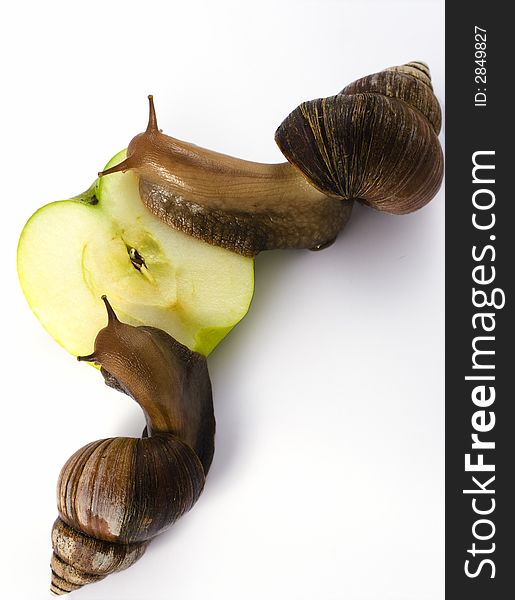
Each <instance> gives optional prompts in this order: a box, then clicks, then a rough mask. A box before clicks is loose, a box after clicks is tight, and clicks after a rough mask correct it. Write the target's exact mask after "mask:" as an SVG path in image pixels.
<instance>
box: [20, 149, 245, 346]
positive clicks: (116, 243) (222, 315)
mask: <svg viewBox="0 0 515 600" xmlns="http://www.w3.org/2000/svg"><path fill="white" fill-rule="evenodd" d="M125 156H126V151H125V150H123V151H122V152H119V153H118V154H116V155H115V156H114V157H113V158H112V159H111V160H110V161H109V162H108V163H107V165H106V167H105V168H109V167H111V166H113V165H115V164H117V163H119V162H121V161H122V160H123V159H124V158H125ZM17 266H18V276H19V279H20V283H21V287H22V289H23V292H24V294H25V297H26V299H27V301H28V303H29V305H30V307H31V309H32V310H33V312H34V314H35V315H36V317H37V318H38V319H39V320H40V322H41V323H42V325H43V327H44V328H45V329H46V330H47V331H48V333H49V334H50V335H51V336H52V337H53V338H54V339H55V340H56V341H57V342H58V343H59V344H61V345H62V346H63V347H64V348H65V349H67V350H68V351H69V352H71V353H72V354H73V355H75V356H79V355H84V354H89V353H90V352H91V351H92V350H93V345H94V340H95V337H96V334H97V333H98V331H99V330H100V329H101V328H102V327H104V326H105V325H106V316H105V307H104V305H103V302H102V300H101V296H102V295H103V294H106V295H107V297H108V298H109V301H110V302H111V304H112V306H113V308H114V309H115V311H116V313H117V314H118V315H119V317H120V319H121V320H123V321H124V322H127V323H129V324H131V325H143V324H144V325H149V326H153V327H158V328H160V329H163V330H164V331H166V332H168V333H169V334H170V335H172V336H173V337H174V338H176V339H177V340H178V341H179V342H181V343H183V344H184V345H186V346H188V347H189V348H190V349H191V350H194V351H196V352H200V353H202V354H204V355H207V354H209V353H210V352H211V351H212V350H213V349H214V348H215V346H216V345H217V344H218V343H219V342H220V341H221V340H222V339H223V338H224V337H225V335H226V334H227V333H228V332H229V331H230V330H231V329H232V328H233V327H234V325H236V324H237V323H238V322H239V321H240V320H241V319H242V318H243V317H244V316H245V314H246V313H247V311H248V308H249V305H250V301H251V299H252V294H253V290H254V260H253V259H252V258H247V257H243V256H240V255H238V254H235V253H233V252H230V251H228V250H225V249H223V248H220V247H217V246H211V245H209V244H206V243H205V242H202V241H200V240H197V239H195V238H193V237H191V236H188V235H186V234H184V233H181V232H179V231H176V230H174V229H172V228H171V227H169V226H168V225H166V224H164V223H163V222H161V221H160V220H159V219H158V218H157V217H155V216H154V215H152V214H151V213H150V212H149V211H148V210H147V209H146V207H145V206H144V205H143V203H142V202H141V200H140V198H139V191H138V180H137V177H136V176H135V175H134V174H133V173H131V172H130V171H128V172H126V173H115V174H112V175H109V176H106V177H103V178H101V179H99V180H96V181H95V182H94V183H93V185H92V186H91V187H90V188H89V189H88V190H87V191H86V192H84V193H83V194H80V195H78V196H75V197H74V198H71V199H70V200H61V201H58V202H53V203H51V204H47V205H46V206H43V207H42V208H40V209H39V210H38V211H36V213H34V214H33V215H32V217H30V219H29V220H28V222H27V223H26V225H25V227H24V229H23V231H22V233H21V236H20V241H19V244H18V254H17Z"/></svg>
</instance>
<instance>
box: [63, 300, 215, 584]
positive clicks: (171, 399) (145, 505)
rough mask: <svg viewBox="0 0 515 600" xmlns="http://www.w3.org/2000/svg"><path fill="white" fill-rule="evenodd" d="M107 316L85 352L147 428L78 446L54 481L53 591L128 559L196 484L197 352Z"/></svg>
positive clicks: (201, 429) (204, 426)
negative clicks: (91, 348)
mask: <svg viewBox="0 0 515 600" xmlns="http://www.w3.org/2000/svg"><path fill="white" fill-rule="evenodd" d="M103 300H104V302H105V305H106V308H107V313H108V324H107V326H106V327H105V328H104V329H101V330H100V331H99V333H98V335H97V338H96V341H95V351H94V352H93V353H92V354H91V355H89V356H82V357H78V359H79V360H85V361H88V362H95V363H97V364H99V365H100V366H101V372H102V374H103V375H104V378H105V381H106V383H107V384H108V385H110V386H112V387H114V388H116V389H118V390H120V391H123V392H125V393H126V394H128V395H129V396H131V397H132V398H134V399H135V400H136V402H138V403H139V404H140V406H141V408H142V409H143V412H144V414H145V418H146V423H147V435H148V437H144V438H141V439H136V438H126V437H119V438H110V439H106V440H98V441H96V442H92V443H90V444H88V445H86V446H84V447H83V448H81V449H80V450H78V451H77V452H76V453H75V454H74V455H73V456H72V457H71V458H70V459H69V460H68V461H67V462H66V464H65V465H64V467H63V469H62V470H61V474H60V476H59V481H58V484H57V504H58V512H59V517H58V519H57V520H56V522H55V523H54V526H53V529H52V546H53V549H54V553H53V556H52V561H51V568H52V583H51V591H52V592H53V593H54V594H57V595H61V594H65V593H67V592H70V591H72V590H75V589H78V588H80V587H82V586H83V585H85V584H87V583H92V582H95V581H99V580H100V579H103V578H104V577H105V576H106V575H108V574H110V573H113V572H115V571H120V570H122V569H125V568H127V567H129V566H131V565H132V564H133V563H134V562H135V561H136V560H138V558H140V557H141V556H142V555H143V553H144V551H145V549H146V547H147V545H148V543H149V542H150V540H151V539H152V538H154V537H155V536H156V535H158V534H159V533H161V532H162V531H164V530H165V529H167V528H168V527H170V525H172V524H173V523H174V522H175V521H176V520H177V519H178V518H179V517H180V516H181V515H183V514H184V513H185V512H187V511H188V510H189V509H190V508H191V507H192V506H193V504H195V502H196V500H197V499H198V497H199V495H200V493H201V492H202V489H203V487H204V481H205V477H206V475H207V473H208V471H209V467H210V465H211V461H212V458H213V452H214V434H215V420H214V415H213V403H212V394H211V383H210V380H209V374H208V370H207V364H206V359H205V357H203V356H202V355H200V354H197V353H195V352H191V351H190V350H188V348H186V347H185V346H183V345H182V344H179V343H178V342H177V341H175V340H174V339H173V338H172V337H171V336H169V335H168V334H167V333H165V332H164V331H161V330H160V329H156V328H153V327H146V326H140V327H133V326H131V325H127V324H125V323H122V322H120V321H119V320H118V319H117V317H116V315H115V313H114V311H113V309H112V308H111V306H110V304H109V302H108V300H107V298H106V297H105V296H104V297H103Z"/></svg>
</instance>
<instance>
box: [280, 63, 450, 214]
mask: <svg viewBox="0 0 515 600" xmlns="http://www.w3.org/2000/svg"><path fill="white" fill-rule="evenodd" d="M440 127H441V111H440V106H439V104H438V101H437V99H436V97H435V95H434V93H433V90H432V86H431V79H430V75H429V69H428V68H427V66H426V65H424V64H423V63H409V64H407V65H403V66H402V67H392V68H390V69H386V70H385V71H381V72H380V73H376V74H374V75H369V76H368V77H364V78H363V79H359V80H358V81H355V82H354V83H351V84H350V85H348V86H347V87H346V88H344V89H343V90H342V91H341V92H340V93H339V94H337V95H336V96H331V97H329V98H321V99H318V100H311V101H309V102H303V103H302V104H301V105H300V106H299V107H297V108H296V109H295V110H294V111H293V112H292V113H291V114H290V115H289V116H288V117H287V118H286V119H285V120H284V121H283V123H282V124H281V125H280V126H279V128H278V130H277V132H276V138H275V139H276V141H277V143H278V145H279V147H280V148H281V150H282V152H283V154H284V155H285V156H286V158H288V160H289V161H290V162H291V163H293V164H294V165H296V166H297V167H298V168H299V169H300V170H301V171H302V173H304V175H305V176H306V177H307V179H308V180H309V181H311V182H312V183H313V185H315V186H316V187H317V188H318V189H319V190H321V191H323V192H324V193H326V194H334V195H337V196H339V197H340V198H343V199H344V200H359V201H361V202H362V203H364V204H368V205H370V206H372V207H373V208H376V209H378V210H382V211H386V212H390V213H394V214H404V213H409V212H412V211H414V210H417V209H419V208H421V207H422V206H424V205H425V204H427V203H428V202H429V201H430V200H431V199H432V198H433V197H434V195H435V194H436V192H437V191H438V189H439V187H440V185H441V183H442V177H443V154H442V150H441V147H440V143H439V141H438V137H437V136H438V133H439V131H440Z"/></svg>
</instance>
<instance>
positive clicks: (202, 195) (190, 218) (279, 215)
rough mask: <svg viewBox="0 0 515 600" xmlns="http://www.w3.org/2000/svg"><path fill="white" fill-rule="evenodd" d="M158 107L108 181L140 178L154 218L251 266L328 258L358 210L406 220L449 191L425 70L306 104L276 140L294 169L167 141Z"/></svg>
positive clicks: (401, 72)
mask: <svg viewBox="0 0 515 600" xmlns="http://www.w3.org/2000/svg"><path fill="white" fill-rule="evenodd" d="M149 101H150V114H149V121H148V126H147V129H146V131H145V132H143V133H140V134H138V135H137V136H136V137H134V138H133V139H132V140H131V142H130V144H129V146H128V149H127V158H126V159H125V160H124V161H123V162H121V163H120V164H118V165H116V166H114V167H111V168H110V169H107V170H106V171H103V172H102V173H99V175H100V176H106V175H109V174H110V173H114V172H117V171H126V170H128V169H132V170H133V171H134V172H135V173H136V174H137V175H138V176H139V188H140V195H141V199H142V201H143V202H144V203H145V205H146V206H147V207H148V208H149V210H150V211H151V212H152V213H154V214H155V215H156V216H158V217H159V218H160V219H162V220H163V221H164V222H166V223H168V224H169V225H170V226H172V227H174V228H176V229H179V230H181V231H183V232H185V233H188V234H190V235H192V236H194V237H197V238H199V239H202V240H204V241H206V242H208V243H210V244H214V245H219V246H222V247H224V248H228V249H229V250H232V251H234V252H238V253H240V254H243V255H246V256H254V255H256V254H257V253H259V252H261V251H262V250H271V249H275V248H310V249H320V248H322V247H325V246H327V245H329V244H330V243H332V242H333V241H334V239H335V238H336V236H337V235H338V233H339V232H340V231H341V230H342V228H343V227H344V226H345V224H346V223H347V221H348V219H349V218H350V214H351V210H352V205H353V201H354V200H358V201H360V202H362V203H364V204H368V205H370V206H372V207H374V208H376V209H379V210H383V211H387V212H391V213H396V214H402V213H407V212H411V211H413V210H417V209H418V208H420V207H422V206H424V205H425V204H426V203H427V202H429V201H430V200H431V198H433V196H434V195H435V194H436V192H437V191H438V189H439V187H440V184H441V181H442V177H443V156H442V150H441V147H440V144H439V142H438V137H437V136H438V132H439V129H440V124H441V113H440V107H439V104H438V101H437V99H436V97H435V95H434V93H433V90H432V86H431V77H430V73H429V69H428V67H427V66H426V65H425V64H424V63H418V62H413V63H408V64H406V65H402V66H399V67H391V68H389V69H386V70H384V71H381V72H380V73H376V74H374V75H370V76H368V77H364V78H363V79H360V80H358V81H356V82H354V83H352V84H350V85H349V86H347V87H346V88H344V89H343V90H342V92H340V93H339V94H337V95H336V96H331V97H329V98H323V99H319V100H312V101H310V102H304V103H302V104H301V105H300V106H299V107H297V108H296V109H295V110H294V111H293V112H292V113H291V114H290V115H289V116H288V117H286V119H285V120H284V121H283V123H281V125H280V126H279V128H278V129H277V132H276V135H275V139H276V142H277V144H278V145H279V148H280V149H281V151H282V152H283V154H284V155H285V156H286V158H287V159H288V162H286V163H280V164H261V163H256V162H250V161H245V160H240V159H237V158H233V157H230V156H226V155H224V154H220V153H217V152H213V151H211V150H206V149H204V148H200V147H198V146H195V145H193V144H189V143H187V142H183V141H180V140H177V139H175V138H172V137H170V136H167V135H165V134H163V133H162V132H161V131H160V130H159V128H158V126H157V120H156V114H155V110H154V104H153V99H152V96H149ZM342 200H343V201H342Z"/></svg>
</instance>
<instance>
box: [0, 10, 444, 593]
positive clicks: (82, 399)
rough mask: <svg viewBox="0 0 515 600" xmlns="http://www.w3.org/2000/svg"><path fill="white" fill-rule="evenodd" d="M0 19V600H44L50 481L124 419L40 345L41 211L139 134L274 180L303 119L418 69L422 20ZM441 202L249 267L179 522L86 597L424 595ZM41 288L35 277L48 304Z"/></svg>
mask: <svg viewBox="0 0 515 600" xmlns="http://www.w3.org/2000/svg"><path fill="white" fill-rule="evenodd" d="M7 6H8V8H6V7H4V8H3V9H2V15H1V19H0V21H1V23H2V35H1V36H0V45H1V48H0V50H1V55H2V57H3V61H2V62H3V66H2V80H3V86H2V87H3V92H2V96H1V98H0V101H1V103H2V106H1V111H0V119H1V132H2V134H1V138H0V148H1V153H2V156H1V169H2V175H3V176H2V224H3V240H2V266H3V269H4V276H3V286H2V289H3V293H2V317H3V320H2V343H1V350H0V352H1V357H0V360H1V364H2V393H1V395H2V423H3V424H2V437H1V439H0V444H1V452H0V457H1V489H2V491H1V496H0V502H1V507H0V508H1V511H0V514H1V515H2V544H1V545H0V553H1V555H2V556H1V561H0V564H1V571H2V577H1V581H0V596H1V597H2V598H9V599H10V598H13V599H14V598H16V599H18V598H31V599H39V598H47V597H49V593H48V592H47V590H48V585H49V578H50V571H49V566H48V564H49V558H50V553H51V548H50V540H49V534H50V528H51V525H52V522H53V520H54V518H55V516H56V509H55V484H56V481H57V476H58V473H59V470H60V468H61V466H62V465H63V464H64V462H65V461H66V459H67V458H68V456H70V455H71V454H72V453H73V452H74V451H75V450H76V449H78V448H79V447H80V446H82V445H84V444H85V443H87V442H89V441H92V440H94V439H99V438H102V437H108V436H115V435H138V434H139V433H140V431H141V429H142V423H143V420H142V415H141V414H140V412H139V410H138V407H137V406H136V404H135V403H134V402H132V401H131V400H130V399H129V398H127V397H124V396H122V395H121V394H118V393H116V392H114V391H113V390H110V389H108V388H107V387H105V386H104V385H103V382H102V380H101V377H100V375H99V373H98V372H97V371H95V370H93V369H91V368H89V367H88V366H86V365H84V364H79V363H77V362H76V361H75V360H74V359H73V358H72V357H71V356H70V355H68V354H67V353H66V352H65V351H64V350H62V349H61V348H60V347H59V346H58V345H57V344H56V343H55V342H54V341H53V340H52V339H51V338H50V337H49V336H48V335H47V334H46V332H45V331H44V330H43V329H42V327H41V326H40V324H39V323H38V321H37V320H36V318H35V317H34V316H33V315H32V313H31V312H30V310H29V308H28V306H27V304H26V302H25V299H24V297H23V295H22V293H21V291H20V289H19V285H18V282H17V277H16V270H15V251H16V243H17V239H18V236H19V233H20V231H21V229H22V226H23V224H24V222H25V221H26V220H27V218H28V217H29V216H30V215H31V213H32V212H33V211H35V210H36V209H37V208H38V207H40V206H41V205H43V204H45V203H48V202H50V201H53V200H57V199H61V198H67V197H70V196H73V195H75V194H76V193H78V192H81V191H83V189H85V188H87V187H88V185H89V184H90V182H91V181H92V180H93V179H94V177H95V174H96V172H97V171H98V170H99V168H101V167H102V166H103V165H104V163H105V162H106V161H107V160H108V159H109V158H110V157H111V156H112V155H113V154H114V153H115V152H116V151H118V150H120V149H121V148H123V147H125V146H126V145H127V143H128V142H129V140H130V138H131V137H132V136H133V135H135V134H136V133H137V132H139V131H141V130H142V129H143V128H144V126H145V123H146V112H147V103H146V95H147V94H148V93H153V94H154V95H155V98H156V105H157V109H158V117H159V124H160V126H161V127H163V128H164V130H165V132H166V133H170V134H171V135H173V136H175V137H178V138H181V139H185V140H188V141H190V142H193V143H196V144H198V145H202V146H205V147H208V148H212V149H214V150H218V151H221V152H226V153H228V154H233V155H236V156H239V157H242V158H247V159H251V160H259V161H264V162H276V161H281V160H282V157H281V154H280V152H279V150H278V149H277V148H276V147H275V144H274V141H273V134H274V132H275V129H276V127H277V126H278V125H279V123H280V122H281V121H282V119H283V118H284V117H285V116H286V115H287V114H288V113H289V112H290V111H291V110H293V109H294V108H295V107H296V106H297V105H298V104H299V103H300V102H301V101H303V100H308V99H312V98H316V97H320V96H324V95H332V94H334V93H336V92H337V91H339V90H340V89H341V88H342V87H343V86H344V85H346V84H347V83H349V82H351V81H352V80H354V79H356V78H358V77H361V76H363V75H366V74H369V73H373V72H375V71H378V70H380V69H382V68H384V67H387V66H391V65H395V64H401V63H404V62H407V61H410V60H425V61H427V62H428V63H429V64H430V66H431V68H432V73H433V79H434V84H435V89H436V93H437V95H438V97H439V98H440V100H442V99H443V94H444V70H443V51H444V40H443V28H444V15H443V1H439V0H435V1H433V2H423V1H413V0H411V1H409V2H408V1H407V2H396V1H393V0H392V1H389V0H384V1H379V0H378V1H376V2H372V1H370V2H366V1H358V0H356V1H354V2H350V1H349V2H345V1H340V2H336V1H333V2H330V1H325V2H324V1H315V0H312V1H295V2H294V1H291V2H288V1H282V2H281V1H278V0H276V1H275V2H273V3H268V2H263V1H261V2H259V3H246V2H224V1H218V2H192V1H190V2H187V3H186V2H157V1H152V0H146V1H145V2H131V1H125V2H98V1H90V2H88V3H80V4H79V3H73V2H58V1H47V2H18V3H16V4H14V3H10V4H8V5H7ZM443 215H444V197H443V192H440V193H439V195H438V196H437V197H436V198H435V200H434V201H433V202H432V203H431V204H430V205H429V206H427V207H426V208H424V209H423V210H421V211H419V212H418V213H415V214H413V215H409V216H405V217H395V216H388V215H384V214H379V213H375V212H373V211H372V210H370V209H365V208H362V207H357V208H356V209H355V211H354V214H353V217H352V219H351V221H350V224H349V225H348V227H347V229H346V230H345V232H344V233H343V234H342V235H341V237H340V238H339V239H338V241H337V243H336V244H334V246H332V247H331V248H329V249H328V250H325V251H323V252H319V253H311V252H308V251H277V252H269V253H264V254H262V255H260V256H259V257H258V259H257V261H256V292H255V296H254V300H253V302H252V306H251V309H250V312H249V314H248V316H247V317H246V318H245V320H244V321H243V322H242V323H241V324H240V325H239V326H238V327H237V328H236V329H235V330H234V331H233V332H232V333H231V334H230V335H229V336H228V337H227V338H226V339H225V341H224V342H223V343H222V344H221V345H220V346H219V348H218V349H217V350H215V352H214V353H213V355H212V356H211V358H210V361H209V363H210V371H211V377H212V381H213V387H214V393H215V410H216V415H217V422H218V430H217V437H216V444H217V449H216V454H215V460H214V463H213V467H212V470H211V472H210V475H209V478H208V482H207V485H206V488H205V491H204V493H203V495H202V497H201V499H200V500H199V502H198V504H197V505H196V507H195V508H194V509H193V510H192V511H191V512H190V513H189V514H188V515H186V516H185V517H184V518H183V519H182V520H181V521H180V522H179V523H177V524H176V525H175V526H174V527H173V528H172V529H171V530H170V531H169V532H167V533H166V534H164V535H163V536H161V537H160V538H159V539H158V540H156V541H155V542H153V543H152V544H151V545H150V547H149V549H148V551H147V553H146V555H145V556H144V557H143V558H142V559H141V561H140V562H139V563H137V564H136V565H135V566H133V567H132V568H131V569H129V570H127V571H125V572H123V573H120V574H116V575H112V576H110V577H108V578H107V579H105V580H104V581H102V582H101V583H98V584H95V585H91V586H88V587H86V588H84V589H82V590H80V591H79V592H76V593H74V597H76V598H77V600H79V599H81V600H86V599H91V600H93V599H105V600H107V599H112V600H114V599H117V600H121V599H136V598H137V599H146V598H153V599H165V598H166V599H169V598H174V599H180V600H200V599H204V598H211V599H215V600H218V599H224V600H232V599H241V598H245V599H247V600H257V599H262V598H270V599H276V598H277V599H283V598H286V599H289V598H295V599H296V600H308V599H309V600H312V599H314V598H320V599H324V600H425V599H428V600H429V599H431V600H438V599H441V598H443V561H444V555H443V550H444V540H443V527H444V521H443V502H444V497H443V473H444V471H443V453H444V437H443V433H444V432H443V384H444V381H443V358H444V355H443V351H444V345H443V316H444V312H443V303H444V295H443V291H444V290H443V276H444V270H443V257H444V246H443V242H444V219H443ZM51 283H52V282H49V285H51Z"/></svg>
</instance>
